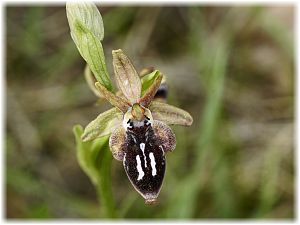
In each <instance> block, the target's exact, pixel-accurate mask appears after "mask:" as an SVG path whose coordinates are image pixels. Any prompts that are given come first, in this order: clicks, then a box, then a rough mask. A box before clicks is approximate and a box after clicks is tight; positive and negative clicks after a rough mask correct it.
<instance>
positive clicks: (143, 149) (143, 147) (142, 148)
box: [140, 143, 147, 168]
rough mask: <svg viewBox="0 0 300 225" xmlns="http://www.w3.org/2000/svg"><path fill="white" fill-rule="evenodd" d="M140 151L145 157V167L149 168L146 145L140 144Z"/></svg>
mask: <svg viewBox="0 0 300 225" xmlns="http://www.w3.org/2000/svg"><path fill="white" fill-rule="evenodd" d="M140 149H141V150H142V152H143V156H144V160H145V167H146V168H147V159H146V156H145V143H141V144H140Z"/></svg>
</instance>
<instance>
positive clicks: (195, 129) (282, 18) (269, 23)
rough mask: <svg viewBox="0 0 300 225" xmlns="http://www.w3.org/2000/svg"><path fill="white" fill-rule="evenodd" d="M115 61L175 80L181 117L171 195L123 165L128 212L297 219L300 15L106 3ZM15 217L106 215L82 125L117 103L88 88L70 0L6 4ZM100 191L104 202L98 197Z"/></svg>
mask: <svg viewBox="0 0 300 225" xmlns="http://www.w3.org/2000/svg"><path fill="white" fill-rule="evenodd" d="M99 10H100V12H101V14H102V16H103V20H104V26H105V38H104V42H103V46H104V50H105V55H106V63H107V67H108V69H109V71H110V75H111V76H113V69H112V63H111V61H112V60H111V59H112V57H111V50H112V49H119V48H122V49H123V50H124V52H125V53H126V54H127V55H128V56H129V57H130V58H131V59H132V62H133V63H134V65H135V66H136V68H137V70H139V71H140V70H142V69H143V68H144V67H148V66H154V67H155V68H157V69H159V70H160V71H162V72H163V73H164V74H166V75H167V77H168V84H169V98H168V102H169V103H170V104H173V105H176V106H178V107H181V108H183V109H185V110H187V111H188V112H190V113H191V114H192V116H193V118H194V123H193V125H192V126H191V127H188V128H187V127H173V128H174V131H175V133H176V136H177V148H176V150H175V151H174V152H173V153H170V154H168V155H167V164H168V165H167V172H166V177H165V181H164V185H163V188H162V190H161V193H160V197H159V201H160V204H159V205H157V206H147V205H144V201H143V199H142V198H141V197H140V196H139V194H138V193H137V192H135V190H134V189H133V187H132V186H131V184H130V182H129V180H128V179H127V177H126V174H125V172H124V170H123V167H122V163H120V162H118V161H115V160H114V161H113V163H112V188H113V194H114V201H115V204H116V206H117V208H116V212H117V215H118V216H119V217H122V218H171V219H175V218H189V219H195V218H196V219H201V218H204V219H210V218H213V219H223V218H231V219H233V218H237V219H247V218H289V219H292V218H294V217H295V210H294V204H295V199H294V198H295V189H294V187H295V160H294V154H295V153H294V151H295V147H294V98H295V93H294V92H295V90H294V80H295V75H294V73H295V58H294V56H295V53H294V42H295V40H294V36H295V34H294V17H295V8H294V6H293V5H286V6H284V5H282V4H281V6H272V5H268V6H267V5H265V6H251V7H250V6H234V7H231V6H228V7H225V6H222V7H221V6H205V5H199V6H197V5H191V6H188V7H187V6H155V7H154V6H151V7H150V6H149V7H147V6H142V7H141V6H139V7H136V6H134V7H133V6H126V5H124V6H120V5H118V6H117V5H113V6H109V5H105V6H102V7H99ZM5 12H6V70H5V72H6V82H7V86H6V104H7V105H6V152H5V154H6V155H5V157H6V171H5V174H6V203H5V206H6V207H5V208H6V217H7V218H103V217H105V213H104V212H103V205H102V204H101V202H100V204H99V203H98V201H97V196H96V191H95V189H94V187H93V185H92V183H91V182H90V180H89V179H88V177H87V176H86V175H85V174H84V173H83V172H82V170H81V169H80V167H79V165H78V163H77V160H76V150H75V139H74V136H73V133H72V127H73V126H74V125H75V124H81V125H82V126H86V125H87V123H88V122H89V121H91V120H92V119H94V118H95V117H96V116H97V115H98V114H99V113H100V112H102V111H104V110H106V109H108V108H109V107H110V106H109V104H108V103H107V102H105V101H104V100H100V101H99V102H98V103H97V104H96V102H97V98H96V97H95V96H94V95H93V93H92V92H91V91H90V90H89V88H88V86H87V84H86V82H85V80H84V76H83V70H84V66H85V63H84V60H83V59H82V58H81V57H80V55H79V53H78V51H77V49H76V46H75V44H74V43H73V41H72V40H71V37H70V34H69V27H68V23H67V18H66V12H65V7H64V6H63V5H61V6H57V7H56V6H53V5H51V6H50V5H49V6H46V5H44V6H43V5H36V6H29V5H27V6H18V5H6V6H5ZM100 201H101V199H100Z"/></svg>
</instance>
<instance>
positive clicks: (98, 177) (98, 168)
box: [73, 125, 116, 218]
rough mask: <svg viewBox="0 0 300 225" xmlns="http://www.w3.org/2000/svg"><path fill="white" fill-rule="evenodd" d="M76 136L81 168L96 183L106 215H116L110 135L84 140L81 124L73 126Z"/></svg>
mask: <svg viewBox="0 0 300 225" xmlns="http://www.w3.org/2000/svg"><path fill="white" fill-rule="evenodd" d="M73 132H74V135H75V138H76V146H77V147H76V148H77V159H78V162H79V164H80V166H81V168H82V169H83V170H84V171H85V173H86V174H87V175H88V176H89V178H90V179H91V181H92V182H93V184H94V185H95V187H96V189H97V193H98V198H99V201H100V202H101V203H102V207H103V208H104V212H105V214H104V215H105V216H106V217H109V218H111V217H115V216H116V212H115V205H114V200H113V195H112V189H111V186H112V184H111V161H112V155H111V152H110V151H109V149H108V137H102V138H98V139H96V140H95V141H89V142H83V141H82V139H81V136H82V134H83V129H82V127H81V126H80V125H76V126H74V128H73Z"/></svg>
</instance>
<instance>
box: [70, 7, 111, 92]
mask: <svg viewBox="0 0 300 225" xmlns="http://www.w3.org/2000/svg"><path fill="white" fill-rule="evenodd" d="M66 11H67V18H68V22H69V26H70V30H71V37H72V39H73V41H74V42H75V44H76V46H77V48H78V50H79V52H80V54H81V56H82V57H83V58H84V60H85V61H86V62H87V64H88V65H89V67H90V69H91V70H92V72H93V74H94V75H95V77H96V79H97V81H99V82H100V83H101V84H102V85H104V86H105V87H106V88H107V89H108V90H112V83H111V80H110V77H109V74H108V71H107V68H106V64H105V57H104V52H103V48H102V44H101V40H102V39H103V37H104V28H103V22H102V18H101V15H100V13H99V11H98V9H97V7H96V6H95V5H94V4H93V3H84V4H76V3H67V5H66Z"/></svg>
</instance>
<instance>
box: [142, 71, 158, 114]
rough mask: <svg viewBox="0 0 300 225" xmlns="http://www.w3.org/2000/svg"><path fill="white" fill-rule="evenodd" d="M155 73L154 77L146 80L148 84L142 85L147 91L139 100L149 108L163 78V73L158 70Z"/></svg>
mask: <svg viewBox="0 0 300 225" xmlns="http://www.w3.org/2000/svg"><path fill="white" fill-rule="evenodd" d="M153 73H154V75H153V76H152V79H149V80H147V82H145V83H146V84H145V85H144V84H143V85H142V89H143V88H145V89H146V91H145V92H144V94H143V97H142V98H141V99H140V100H139V102H140V104H141V105H142V106H144V107H146V108H148V106H149V104H150V103H151V101H152V100H153V98H154V96H155V94H156V92H157V90H158V88H159V86H160V84H161V81H162V78H163V75H162V74H161V73H160V72H159V71H158V70H156V71H154V72H153ZM151 74H152V73H151Z"/></svg>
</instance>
